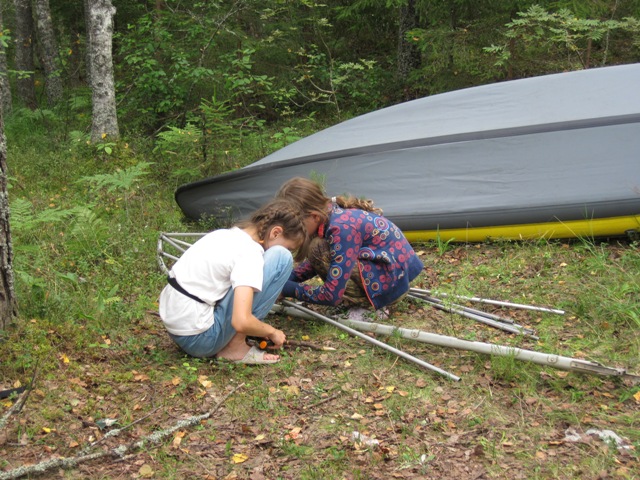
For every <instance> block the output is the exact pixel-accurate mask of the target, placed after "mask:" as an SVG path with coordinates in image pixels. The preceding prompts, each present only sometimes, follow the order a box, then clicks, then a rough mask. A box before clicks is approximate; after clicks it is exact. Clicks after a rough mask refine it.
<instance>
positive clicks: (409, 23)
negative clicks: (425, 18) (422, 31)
mask: <svg viewBox="0 0 640 480" xmlns="http://www.w3.org/2000/svg"><path fill="white" fill-rule="evenodd" d="M417 26H418V18H417V13H416V4H415V0H407V3H406V5H403V6H402V7H400V18H399V28H398V80H399V81H400V82H401V83H402V84H403V85H405V84H406V82H407V79H408V77H409V74H410V73H411V72H412V71H413V70H415V69H417V68H419V67H420V60H421V56H420V51H419V50H418V47H417V45H416V44H415V43H413V42H410V41H408V40H407V38H406V34H407V32H408V31H409V30H411V29H413V28H416V27H417ZM404 97H405V100H409V99H410V97H411V95H410V94H409V92H408V91H407V89H406V87H405V91H404Z"/></svg>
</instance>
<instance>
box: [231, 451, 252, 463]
mask: <svg viewBox="0 0 640 480" xmlns="http://www.w3.org/2000/svg"><path fill="white" fill-rule="evenodd" d="M247 460H249V457H248V456H247V455H245V454H244V453H234V454H233V457H231V461H232V462H233V463H243V462H246V461H247Z"/></svg>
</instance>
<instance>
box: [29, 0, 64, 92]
mask: <svg viewBox="0 0 640 480" xmlns="http://www.w3.org/2000/svg"><path fill="white" fill-rule="evenodd" d="M33 3H34V6H35V11H36V32H37V35H38V45H39V47H40V62H41V63H42V68H43V69H44V81H45V84H44V88H45V91H46V93H47V100H48V101H49V105H55V104H56V103H58V102H59V101H60V99H62V77H61V72H60V67H59V62H58V45H57V42H56V37H55V35H54V33H53V22H52V21H51V10H50V8H49V0H34V2H33Z"/></svg>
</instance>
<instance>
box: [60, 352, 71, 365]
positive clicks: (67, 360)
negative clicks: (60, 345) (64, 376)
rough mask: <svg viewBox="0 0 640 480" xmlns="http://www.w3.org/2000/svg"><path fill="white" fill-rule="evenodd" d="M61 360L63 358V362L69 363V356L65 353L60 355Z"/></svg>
mask: <svg viewBox="0 0 640 480" xmlns="http://www.w3.org/2000/svg"><path fill="white" fill-rule="evenodd" d="M60 360H62V363H69V357H67V355H66V354H65V353H63V354H61V355H60Z"/></svg>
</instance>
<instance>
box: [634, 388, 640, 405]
mask: <svg viewBox="0 0 640 480" xmlns="http://www.w3.org/2000/svg"><path fill="white" fill-rule="evenodd" d="M633 399H634V400H635V401H636V403H640V390H638V391H637V392H636V393H635V394H634V395H633Z"/></svg>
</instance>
